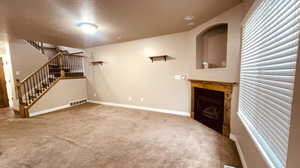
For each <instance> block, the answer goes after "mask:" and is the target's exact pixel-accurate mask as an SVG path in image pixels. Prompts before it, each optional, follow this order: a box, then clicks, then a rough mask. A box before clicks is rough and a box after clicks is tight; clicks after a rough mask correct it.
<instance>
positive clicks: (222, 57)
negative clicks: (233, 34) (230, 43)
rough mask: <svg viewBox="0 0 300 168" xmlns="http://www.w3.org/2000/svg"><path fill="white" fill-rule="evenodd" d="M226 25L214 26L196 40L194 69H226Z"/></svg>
mask: <svg viewBox="0 0 300 168" xmlns="http://www.w3.org/2000/svg"><path fill="white" fill-rule="evenodd" d="M227 34H228V25H227V24H225V23H224V24H218V25H214V26H212V27H210V28H208V29H206V30H204V31H203V32H201V33H200V34H199V35H198V36H197V39H196V45H197V47H196V49H197V51H196V53H197V57H196V68H197V69H208V68H226V56H227V36H228V35H227Z"/></svg>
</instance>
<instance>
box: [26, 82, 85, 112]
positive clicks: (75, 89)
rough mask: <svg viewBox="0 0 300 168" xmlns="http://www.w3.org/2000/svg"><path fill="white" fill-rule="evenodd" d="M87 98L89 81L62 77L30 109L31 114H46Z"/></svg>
mask: <svg viewBox="0 0 300 168" xmlns="http://www.w3.org/2000/svg"><path fill="white" fill-rule="evenodd" d="M86 99H87V81H86V78H82V79H62V80H60V81H58V83H57V84H55V85H54V86H53V87H52V88H51V89H50V90H49V91H48V92H47V93H46V94H45V95H44V96H43V97H42V98H41V99H40V100H39V101H38V102H37V103H36V104H34V105H33V106H32V107H31V108H30V109H29V116H30V117H32V116H35V115H39V114H45V113H48V112H52V111H56V110H59V109H63V108H67V107H70V102H73V101H77V100H86Z"/></svg>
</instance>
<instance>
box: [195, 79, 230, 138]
mask: <svg viewBox="0 0 300 168" xmlns="http://www.w3.org/2000/svg"><path fill="white" fill-rule="evenodd" d="M190 81H191V86H192V112H191V116H192V118H194V119H195V120H197V121H199V122H201V123H202V124H204V125H206V126H207V127H210V128H212V129H214V130H215V131H217V132H219V133H221V134H223V135H224V136H227V137H229V134H230V109H231V93H232V88H233V86H234V85H235V83H228V82H217V81H200V80H190Z"/></svg>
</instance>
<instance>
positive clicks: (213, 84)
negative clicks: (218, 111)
mask: <svg viewBox="0 0 300 168" xmlns="http://www.w3.org/2000/svg"><path fill="white" fill-rule="evenodd" d="M189 81H190V82H191V89H192V90H191V96H192V98H191V100H192V101H191V103H192V106H191V107H192V108H191V117H192V118H194V119H195V111H194V110H195V88H201V89H208V90H213V91H219V92H223V93H224V118H223V128H222V134H223V135H224V136H226V137H229V134H230V116H231V115H230V112H231V95H232V89H233V87H234V86H235V85H236V83H229V82H219V81H204V80H192V79H190V80H189Z"/></svg>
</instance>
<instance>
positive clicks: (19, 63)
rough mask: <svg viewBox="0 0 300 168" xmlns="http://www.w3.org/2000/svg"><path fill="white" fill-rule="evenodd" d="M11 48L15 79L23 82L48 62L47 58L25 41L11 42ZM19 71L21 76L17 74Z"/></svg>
mask: <svg viewBox="0 0 300 168" xmlns="http://www.w3.org/2000/svg"><path fill="white" fill-rule="evenodd" d="M9 48H10V55H11V60H12V66H13V73H14V76H15V79H20V80H23V79H24V78H25V77H26V76H28V75H29V74H30V73H32V72H33V71H34V70H37V69H38V68H39V67H40V66H41V65H43V64H45V63H46V62H47V61H48V57H47V56H45V55H43V54H41V53H40V52H39V51H38V50H37V49H36V48H34V47H32V46H31V45H29V44H28V43H26V42H25V41H24V40H11V41H10V42H9ZM17 71H18V72H19V73H20V74H19V75H17V74H16V72H17Z"/></svg>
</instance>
